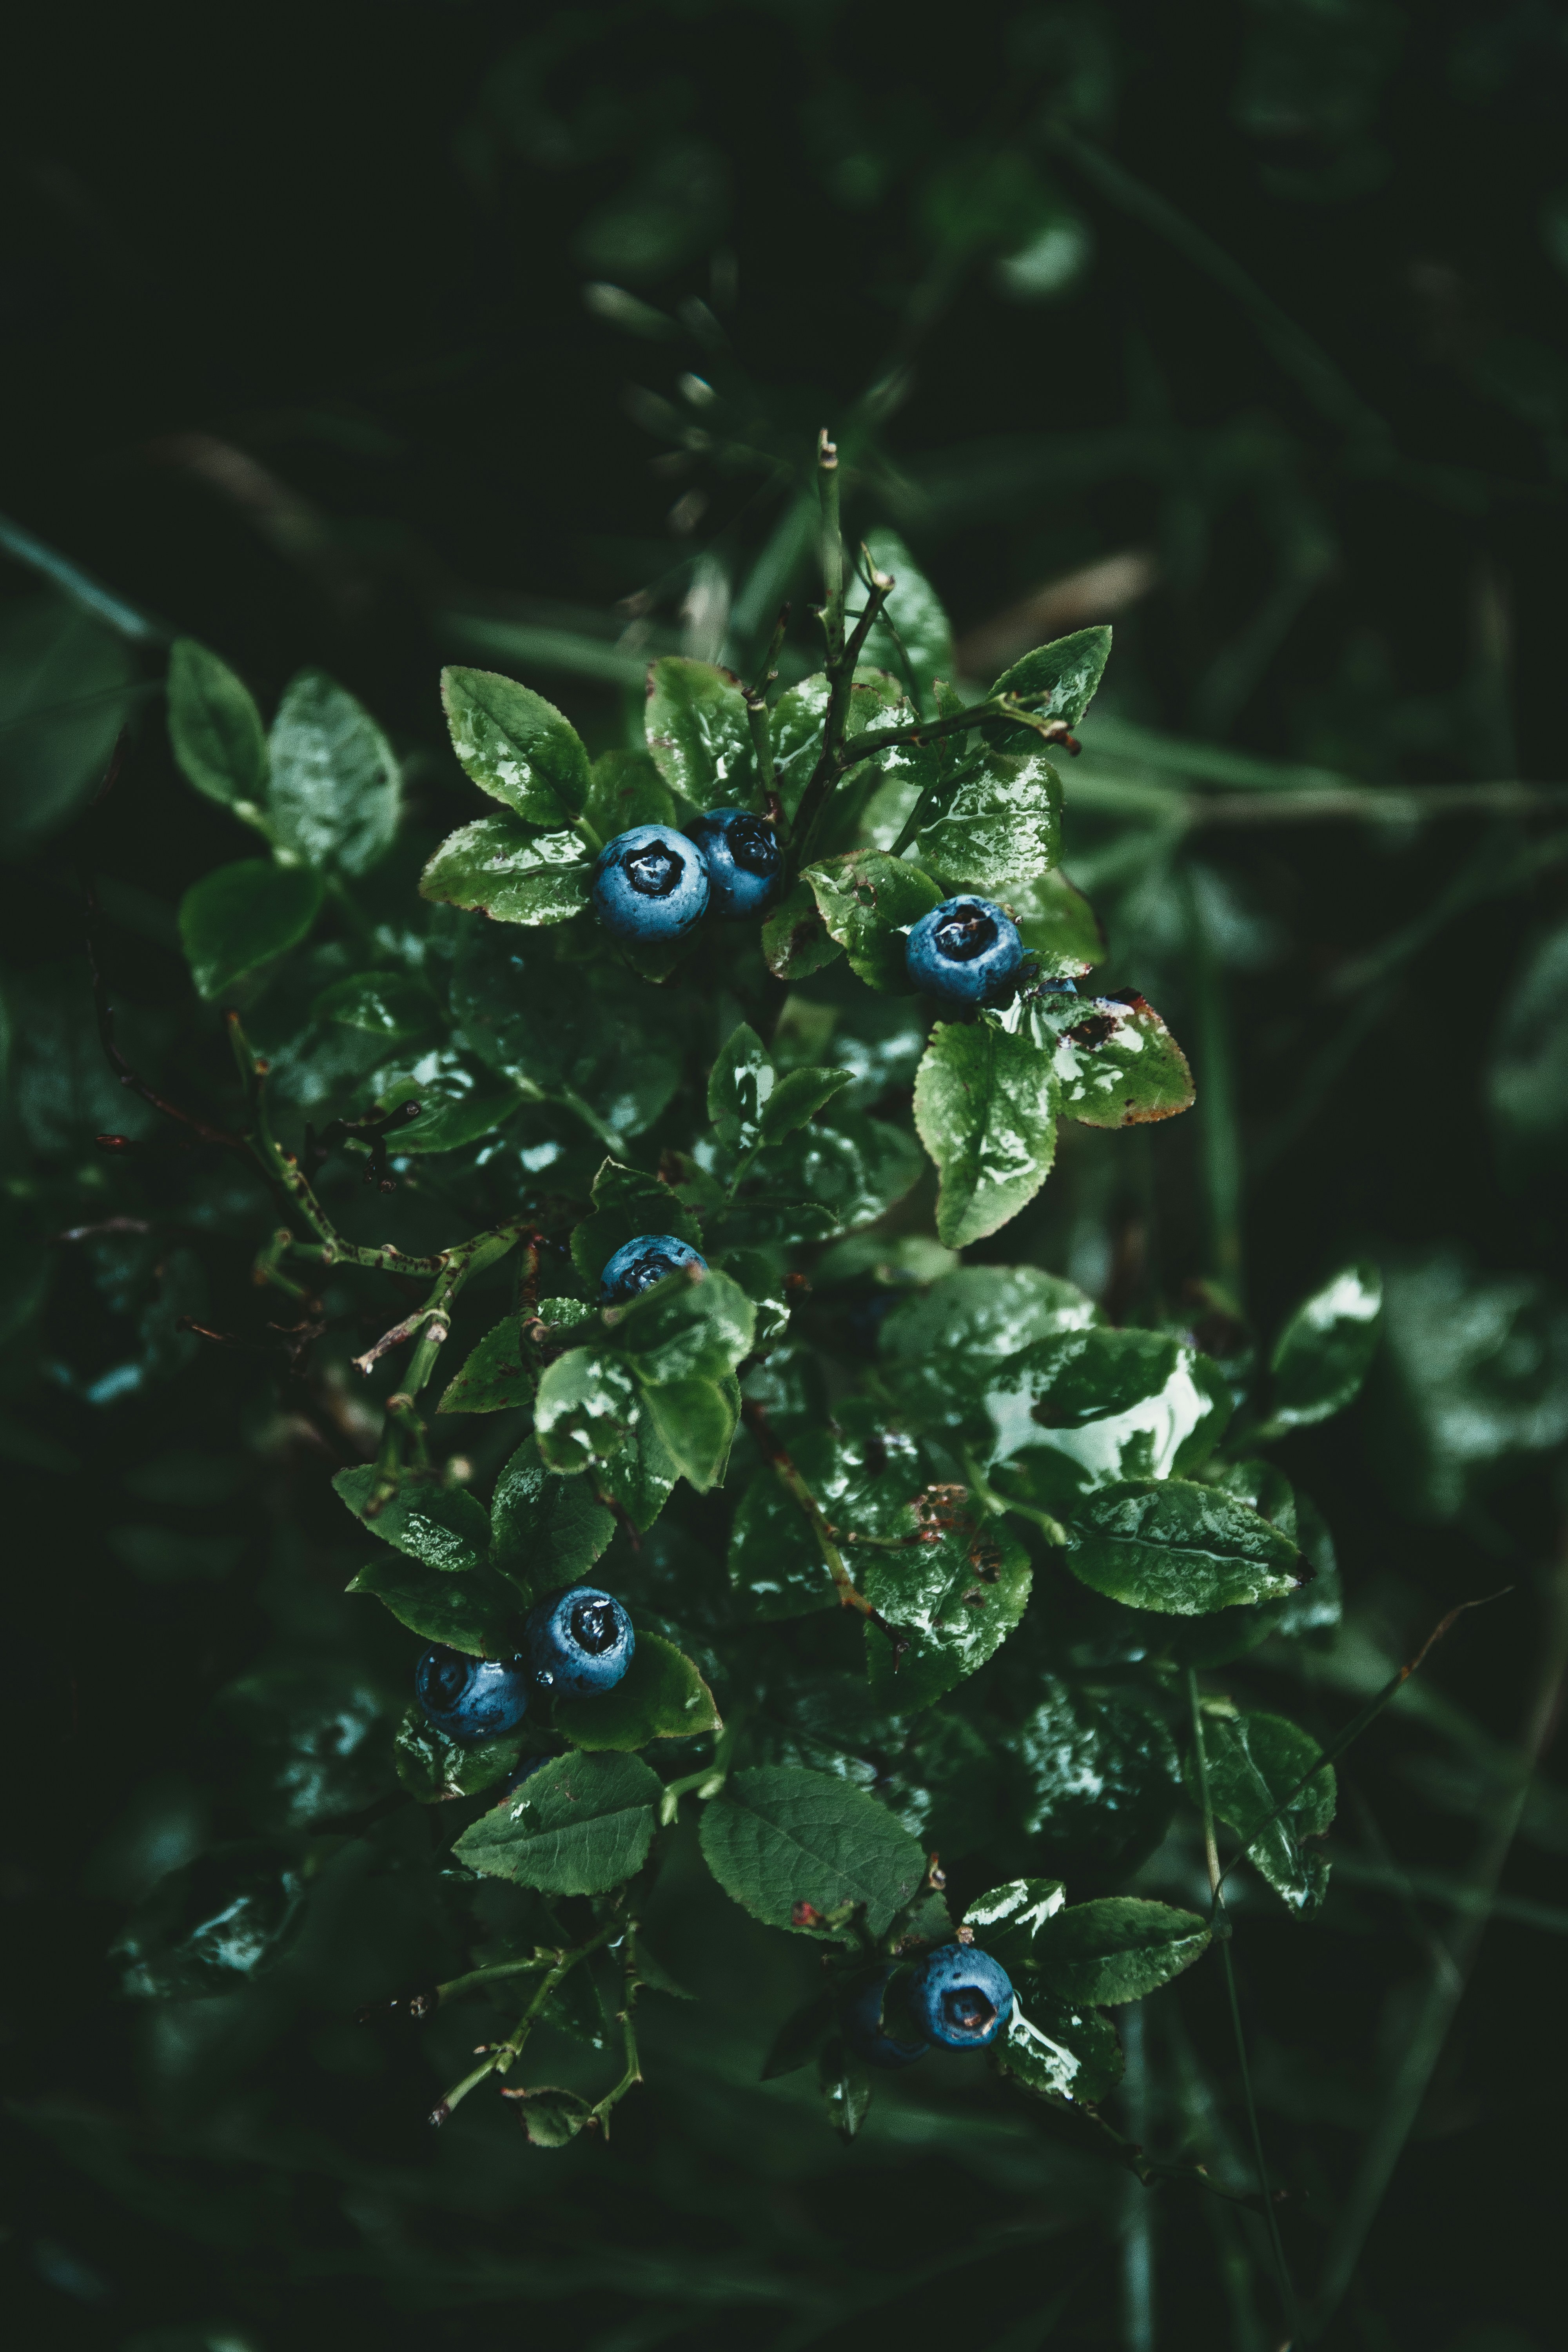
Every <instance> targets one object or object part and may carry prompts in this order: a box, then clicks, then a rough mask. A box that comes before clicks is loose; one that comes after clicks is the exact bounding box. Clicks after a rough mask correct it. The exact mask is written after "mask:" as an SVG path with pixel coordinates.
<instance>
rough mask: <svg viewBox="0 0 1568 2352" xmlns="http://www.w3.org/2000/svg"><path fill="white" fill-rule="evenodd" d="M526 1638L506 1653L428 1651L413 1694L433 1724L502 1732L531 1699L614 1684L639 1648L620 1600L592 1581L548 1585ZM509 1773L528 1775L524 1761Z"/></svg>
mask: <svg viewBox="0 0 1568 2352" xmlns="http://www.w3.org/2000/svg"><path fill="white" fill-rule="evenodd" d="M523 1638H524V1640H525V1642H526V1643H527V1645H528V1646H527V1649H526V1650H525V1651H524V1652H523V1653H522V1654H521V1655H519V1656H516V1657H510V1658H471V1657H468V1655H467V1654H465V1653H464V1652H463V1651H461V1650H447V1649H443V1648H439V1647H437V1648H436V1649H432V1650H426V1653H425V1655H424V1656H423V1657H422V1658H421V1659H420V1661H419V1664H417V1666H416V1668H415V1670H414V1695H415V1696H416V1698H417V1700H418V1701H419V1704H420V1706H422V1707H423V1708H424V1710H425V1713H426V1717H428V1719H429V1721H430V1722H432V1723H433V1724H434V1725H435V1727H436V1728H437V1731H444V1732H446V1734H447V1737H448V1738H451V1739H499V1738H500V1737H501V1735H502V1733H503V1732H507V1731H515V1730H516V1728H517V1727H518V1725H519V1724H520V1723H521V1721H522V1718H523V1717H524V1716H525V1715H526V1714H527V1713H528V1708H529V1702H530V1700H531V1699H533V1698H537V1697H547V1696H548V1697H554V1696H560V1697H563V1698H579V1697H583V1696H585V1695H586V1694H588V1693H589V1692H593V1691H606V1690H613V1689H614V1688H615V1685H616V1683H618V1682H619V1681H620V1679H621V1676H622V1675H624V1674H625V1673H626V1668H627V1667H628V1666H629V1665H630V1664H631V1662H632V1655H633V1653H634V1652H635V1650H636V1648H637V1635H636V1633H634V1632H633V1631H632V1621H631V1619H630V1618H629V1617H628V1616H627V1614H626V1611H625V1609H624V1608H623V1607H622V1606H621V1603H620V1602H619V1601H617V1600H616V1597H615V1595H614V1593H613V1592H601V1591H600V1590H599V1588H598V1586H597V1585H594V1584H565V1585H563V1586H562V1587H561V1588H560V1590H559V1591H555V1592H549V1593H546V1595H545V1597H544V1599H543V1600H542V1601H540V1602H539V1603H538V1604H537V1605H536V1607H535V1608H534V1609H533V1610H531V1612H530V1614H529V1619H528V1622H527V1624H526V1626H525V1627H524V1629H523ZM514 1777H515V1778H518V1779H521V1778H523V1777H525V1776H524V1775H523V1773H522V1770H521V1767H520V1768H519V1770H518V1773H517V1774H516V1775H515V1776H514Z"/></svg>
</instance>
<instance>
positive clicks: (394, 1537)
mask: <svg viewBox="0 0 1568 2352" xmlns="http://www.w3.org/2000/svg"><path fill="white" fill-rule="evenodd" d="M381 1483H382V1480H381V1474H380V1472H379V1471H378V1470H377V1469H376V1468H375V1466H374V1464H373V1463H368V1462H367V1463H365V1464H363V1465H362V1466H358V1467H356V1468H354V1469H353V1470H340V1471H339V1472H338V1473H337V1475H336V1476H335V1477H334V1478H333V1480H332V1486H333V1490H334V1491H335V1492H336V1493H337V1494H338V1495H340V1496H342V1500H343V1501H344V1502H345V1503H346V1504H347V1505H348V1507H349V1509H350V1510H351V1511H352V1512H353V1515H354V1517H355V1518H356V1519H363V1521H364V1524H365V1526H366V1527H367V1528H369V1529H370V1531H371V1533H372V1534H373V1535H377V1536H379V1537H380V1538H381V1539H382V1541H383V1543H389V1544H391V1545H392V1546H393V1547H394V1548H395V1549H396V1550H398V1551H402V1552H406V1553H407V1555H408V1557H409V1559H417V1560H423V1562H424V1563H425V1565H426V1568H434V1569H438V1570H440V1571H441V1573H442V1574H443V1575H445V1576H452V1575H459V1574H461V1573H462V1571H463V1570H466V1569H471V1568H479V1567H482V1566H483V1564H484V1562H485V1560H486V1559H487V1558H488V1556H489V1544H490V1521H489V1512H488V1511H487V1510H486V1509H485V1507H484V1505H483V1504H482V1503H480V1502H477V1501H476V1500H475V1498H474V1496H472V1495H469V1494H467V1493H465V1492H464V1490H463V1488H462V1487H461V1486H441V1485H440V1484H439V1482H438V1481H437V1479H436V1478H435V1477H433V1476H426V1477H421V1476H420V1475H419V1474H418V1473H417V1472H416V1471H410V1470H405V1471H404V1472H403V1474H402V1478H401V1482H400V1484H399V1485H398V1486H397V1489H396V1491H395V1493H394V1494H393V1495H392V1496H390V1497H389V1498H388V1499H387V1500H386V1501H385V1502H384V1503H383V1505H382V1506H381V1508H380V1509H379V1510H378V1511H376V1512H375V1513H374V1516H373V1517H366V1513H367V1511H369V1509H370V1506H371V1505H372V1503H373V1502H374V1498H375V1494H376V1489H377V1487H378V1486H380V1485H381Z"/></svg>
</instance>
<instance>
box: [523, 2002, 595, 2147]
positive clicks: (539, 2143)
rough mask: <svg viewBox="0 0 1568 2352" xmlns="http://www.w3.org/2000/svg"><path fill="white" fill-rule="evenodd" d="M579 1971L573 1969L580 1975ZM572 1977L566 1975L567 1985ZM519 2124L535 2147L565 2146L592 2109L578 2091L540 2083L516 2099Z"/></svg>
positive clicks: (578, 2130)
mask: <svg viewBox="0 0 1568 2352" xmlns="http://www.w3.org/2000/svg"><path fill="white" fill-rule="evenodd" d="M581 1973H582V1972H581V1970H580V1969H579V1970H574V1975H580V1974H581ZM571 1981H572V1979H571V1978H570V1977H568V1978H567V1979H566V1982H567V1983H568V1984H570V1983H571ZM518 2108H519V2112H520V2113H521V2116H522V2127H523V2129H524V2131H525V2132H526V2133H527V2134H528V2137H529V2139H530V2141H531V2144H532V2145H533V2146H534V2147H567V2146H568V2145H569V2144H570V2142H571V2141H573V2140H574V2139H575V2138H576V2137H577V2135H578V2133H579V2132H580V2131H581V2130H582V2128H583V2126H584V2124H585V2123H586V2122H587V2120H588V2118H589V2116H591V2115H592V2114H593V2112H594V2110H593V2108H592V2107H591V2106H590V2105H589V2104H588V2102H587V2100H586V2099H585V2098H584V2097H583V2095H582V2094H581V2093H580V2092H578V2091H561V2090H556V2089H553V2088H552V2086H551V2085H550V2084H541V2086H540V2088H539V2089H538V2090H537V2091H529V2092H528V2093H526V2094H525V2095H524V2096H523V2097H522V2098H521V2099H520V2100H519V2101H518Z"/></svg>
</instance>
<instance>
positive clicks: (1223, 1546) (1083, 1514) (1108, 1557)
mask: <svg viewBox="0 0 1568 2352" xmlns="http://www.w3.org/2000/svg"><path fill="white" fill-rule="evenodd" d="M1068 1567H1069V1568H1070V1569H1071V1570H1072V1572H1073V1574H1074V1575H1075V1576H1076V1577H1077V1578H1078V1579H1079V1582H1080V1583H1083V1584H1087V1585H1089V1586H1090V1587H1091V1588H1092V1589H1093V1591H1096V1592H1103V1593H1105V1594H1107V1595H1108V1596H1109V1598H1110V1599H1111V1600H1112V1601H1126V1602H1127V1603H1128V1604H1129V1606H1131V1608H1134V1609H1154V1610H1158V1611H1160V1612H1169V1613H1172V1614H1173V1615H1176V1616H1180V1617H1200V1616H1202V1615H1204V1613H1205V1612H1206V1611H1208V1610H1211V1609H1230V1608H1234V1607H1235V1606H1236V1605H1237V1602H1239V1601H1276V1600H1279V1599H1282V1598H1283V1597H1284V1595H1285V1594H1287V1593H1289V1592H1291V1591H1294V1590H1295V1587H1296V1586H1297V1584H1298V1583H1300V1582H1301V1581H1303V1576H1302V1570H1303V1568H1304V1563H1303V1561H1302V1559H1301V1555H1300V1552H1299V1551H1298V1550H1297V1549H1296V1547H1295V1545H1294V1544H1293V1543H1291V1542H1290V1541H1289V1538H1286V1537H1285V1536H1282V1535H1281V1534H1280V1533H1279V1529H1278V1528H1272V1527H1270V1526H1269V1524H1268V1520H1267V1519H1266V1518H1264V1517H1262V1516H1261V1514H1260V1513H1258V1512H1257V1511H1253V1510H1249V1509H1248V1508H1247V1505H1246V1504H1245V1503H1239V1502H1237V1501H1235V1500H1234V1499H1233V1498H1232V1497H1231V1496H1228V1495H1226V1494H1222V1493H1220V1492H1219V1491H1218V1490H1217V1489H1216V1488H1215V1487H1213V1486H1196V1485H1194V1483H1193V1482H1192V1481H1191V1480H1190V1479H1186V1478H1166V1479H1162V1480H1158V1481H1151V1480H1145V1479H1131V1480H1127V1481H1122V1482H1119V1483H1117V1484H1116V1485H1113V1486H1101V1487H1100V1488H1099V1489H1098V1490H1097V1491H1096V1492H1095V1493H1093V1494H1091V1495H1089V1496H1087V1497H1086V1498H1085V1500H1084V1501H1083V1503H1082V1504H1081V1505H1080V1506H1079V1510H1078V1512H1077V1515H1076V1517H1075V1518H1074V1520H1073V1524H1072V1525H1071V1527H1070V1528H1068Z"/></svg>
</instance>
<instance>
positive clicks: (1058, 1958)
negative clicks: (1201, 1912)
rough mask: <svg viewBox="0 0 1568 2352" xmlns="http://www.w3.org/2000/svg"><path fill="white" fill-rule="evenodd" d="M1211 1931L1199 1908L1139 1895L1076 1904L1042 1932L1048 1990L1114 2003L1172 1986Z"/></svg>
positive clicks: (1061, 1996)
mask: <svg viewBox="0 0 1568 2352" xmlns="http://www.w3.org/2000/svg"><path fill="white" fill-rule="evenodd" d="M1208 1940H1209V1931H1208V1929H1207V1927H1205V1925H1204V1922H1203V1921H1202V1920H1201V1919H1200V1918H1198V1917H1197V1916H1196V1914H1195V1913H1194V1912H1191V1911H1176V1910H1173V1908H1172V1907H1171V1906H1170V1905H1169V1904H1168V1903H1147V1902H1145V1901H1144V1900H1143V1899H1142V1897H1141V1896H1139V1895H1101V1896H1100V1898H1099V1900H1098V1901H1096V1902H1093V1903H1074V1904H1071V1905H1069V1906H1068V1908H1067V1909H1066V1910H1065V1911H1058V1913H1057V1915H1056V1916H1055V1918H1054V1919H1049V1920H1047V1922H1046V1925H1045V1926H1044V1927H1042V1928H1041V1929H1040V1931H1039V1933H1038V1935H1037V1937H1036V1938H1035V1949H1036V1952H1037V1955H1038V1960H1037V1966H1038V1968H1039V1972H1040V1977H1041V1980H1042V1982H1043V1984H1044V1986H1045V1988H1046V1990H1047V1992H1051V1993H1054V1994H1055V1995H1056V1996H1057V1998H1058V2000H1064V2001H1070V2002H1074V2003H1085V2002H1087V2003H1089V2004H1090V2005H1091V2006H1093V2007H1095V2008H1110V2006H1112V2004H1114V2003H1115V2002H1118V2001H1124V2000H1142V1998H1143V1995H1144V1994H1145V1993H1150V1992H1153V1991H1155V1990H1157V1989H1158V1988H1159V1987H1160V1986H1161V1985H1163V1984H1169V1982H1170V1980H1171V1979H1172V1978H1173V1977H1177V1976H1180V1975H1181V1973H1182V1970H1183V1969H1190V1968H1191V1967H1192V1964H1193V1962H1194V1960H1195V1959H1197V1958H1200V1956H1201V1955H1202V1954H1203V1952H1204V1951H1205V1950H1206V1948H1207V1946H1208Z"/></svg>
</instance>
